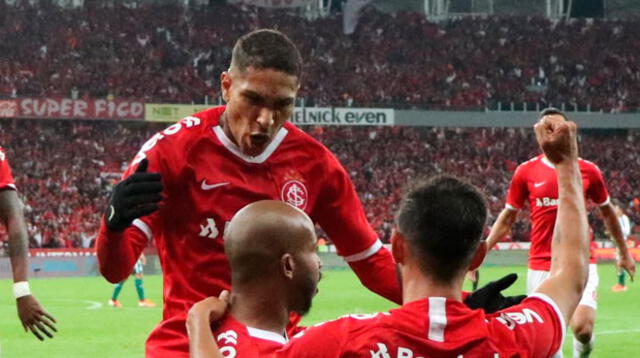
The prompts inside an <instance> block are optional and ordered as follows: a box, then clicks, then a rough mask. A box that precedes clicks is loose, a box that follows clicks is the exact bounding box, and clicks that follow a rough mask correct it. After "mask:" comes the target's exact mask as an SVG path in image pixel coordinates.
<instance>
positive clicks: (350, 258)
mask: <svg viewBox="0 0 640 358" xmlns="http://www.w3.org/2000/svg"><path fill="white" fill-rule="evenodd" d="M381 248H382V241H380V240H376V242H374V243H373V245H371V246H369V248H368V249H366V250H364V251H360V252H358V253H357V254H353V255H349V256H345V257H344V260H345V261H346V262H354V261H360V260H364V259H367V258H369V257H371V256H373V254H375V253H376V252H378V250H380V249H381Z"/></svg>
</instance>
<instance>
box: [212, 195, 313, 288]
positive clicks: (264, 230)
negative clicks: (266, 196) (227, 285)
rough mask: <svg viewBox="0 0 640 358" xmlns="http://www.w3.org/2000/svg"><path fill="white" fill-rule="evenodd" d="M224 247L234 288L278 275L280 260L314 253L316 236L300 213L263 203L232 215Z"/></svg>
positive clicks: (288, 208) (267, 201)
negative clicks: (307, 251)
mask: <svg viewBox="0 0 640 358" xmlns="http://www.w3.org/2000/svg"><path fill="white" fill-rule="evenodd" d="M224 243H225V247H224V248H225V253H226V255H227V258H228V260H229V264H230V266H231V272H232V285H233V286H235V285H236V284H244V283H247V282H249V281H251V280H256V279H261V278H265V277H266V276H268V275H273V274H275V273H277V272H278V267H279V265H280V259H281V257H282V256H283V255H285V254H287V253H288V254H291V255H296V254H298V253H300V252H302V251H303V250H309V249H313V248H314V247H315V244H316V234H315V228H314V225H313V222H312V221H311V219H309V217H308V216H307V215H306V214H305V213H304V212H303V211H301V210H299V209H297V208H295V207H293V206H291V205H289V204H286V203H283V202H281V201H273V200H264V201H258V202H255V203H252V204H250V205H247V206H245V207H244V208H242V209H241V210H240V211H238V212H237V213H236V214H235V215H234V217H233V219H231V221H230V222H229V225H228V226H227V228H226V229H225V233H224Z"/></svg>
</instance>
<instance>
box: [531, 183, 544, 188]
mask: <svg viewBox="0 0 640 358" xmlns="http://www.w3.org/2000/svg"><path fill="white" fill-rule="evenodd" d="M543 185H544V182H540V183H533V186H534V187H536V188H539V187H541V186H543Z"/></svg>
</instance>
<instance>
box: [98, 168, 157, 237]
mask: <svg viewBox="0 0 640 358" xmlns="http://www.w3.org/2000/svg"><path fill="white" fill-rule="evenodd" d="M148 166H149V161H148V160H147V159H143V160H142V161H141V162H140V164H139V165H138V168H137V169H136V172H135V173H133V174H131V175H130V176H128V177H127V178H126V179H125V180H123V181H121V182H120V183H118V185H116V186H115V187H114V188H113V193H112V194H111V198H110V199H109V208H108V209H107V212H106V213H105V218H106V221H107V228H108V229H109V230H110V231H118V232H120V231H123V230H124V229H126V228H127V227H128V226H129V225H131V222H132V221H133V220H134V219H137V218H139V217H141V216H145V215H149V214H151V213H152V212H154V211H156V210H158V208H159V206H158V202H160V201H161V200H162V194H161V193H162V188H163V186H162V182H161V181H160V179H161V178H160V173H147V172H146V171H147V167H148Z"/></svg>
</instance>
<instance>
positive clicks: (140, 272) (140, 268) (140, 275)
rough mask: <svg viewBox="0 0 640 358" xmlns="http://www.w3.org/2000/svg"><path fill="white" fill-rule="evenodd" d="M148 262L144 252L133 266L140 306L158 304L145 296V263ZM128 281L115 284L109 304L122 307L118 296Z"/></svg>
mask: <svg viewBox="0 0 640 358" xmlns="http://www.w3.org/2000/svg"><path fill="white" fill-rule="evenodd" d="M146 264H147V258H146V257H145V256H144V254H141V255H140V258H138V261H136V264H135V266H133V273H134V274H135V275H136V278H135V285H136V292H137V293H138V306H139V307H155V306H156V304H155V303H154V302H153V301H151V300H150V299H148V298H146V297H145V296H144V283H143V279H144V265H146ZM126 281H127V280H126V279H125V280H122V281H120V282H118V283H116V284H115V285H114V287H113V294H112V295H111V298H110V299H109V302H108V303H109V306H111V307H116V308H120V307H122V303H120V301H118V296H119V295H120V292H121V291H122V286H124V283H125V282H126Z"/></svg>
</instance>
